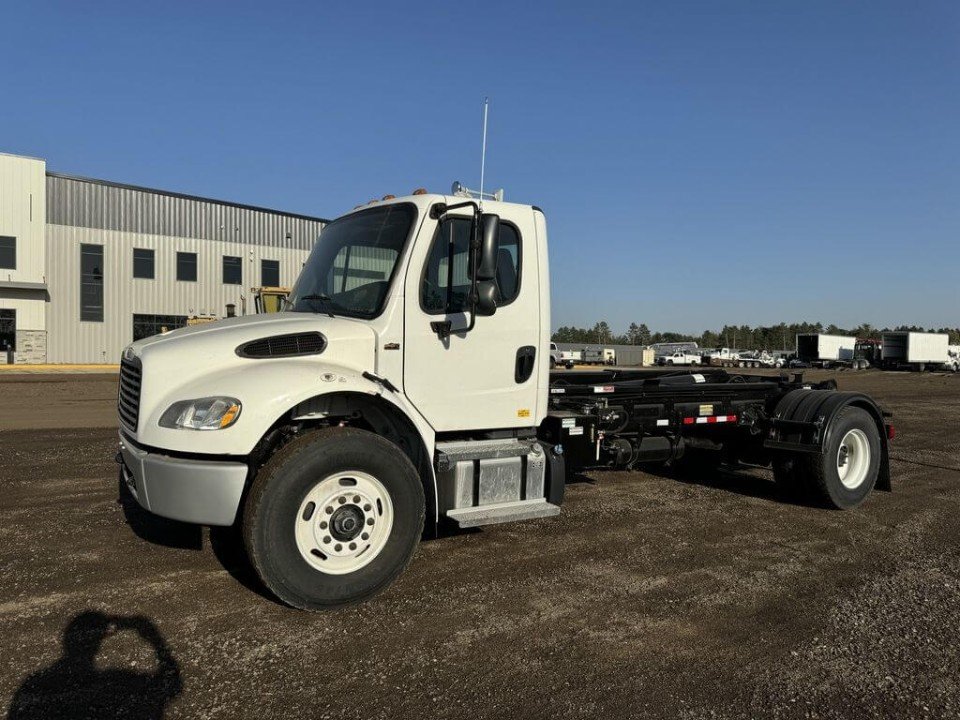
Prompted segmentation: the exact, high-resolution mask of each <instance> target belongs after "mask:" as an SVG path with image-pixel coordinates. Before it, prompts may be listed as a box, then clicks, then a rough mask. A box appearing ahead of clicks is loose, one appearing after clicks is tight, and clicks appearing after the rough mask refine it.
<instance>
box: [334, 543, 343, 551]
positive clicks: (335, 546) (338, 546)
mask: <svg viewBox="0 0 960 720" xmlns="http://www.w3.org/2000/svg"><path fill="white" fill-rule="evenodd" d="M333 549H334V550H336V551H337V552H340V551H341V550H343V545H341V544H340V543H337V544H336V545H334V546H333Z"/></svg>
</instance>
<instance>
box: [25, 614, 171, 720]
mask: <svg viewBox="0 0 960 720" xmlns="http://www.w3.org/2000/svg"><path fill="white" fill-rule="evenodd" d="M120 633H134V634H135V635H136V636H137V637H138V638H139V641H140V642H143V643H145V644H146V645H148V646H149V647H150V648H151V649H152V651H153V656H154V659H155V663H154V665H155V666H154V668H153V669H152V670H147V671H144V670H138V669H131V666H133V665H134V663H133V662H126V663H124V665H126V667H116V666H114V667H101V666H100V664H99V663H98V662H97V656H98V655H99V654H100V651H101V648H102V646H103V642H104V640H106V639H108V638H110V637H113V636H116V635H118V634H120ZM182 691H183V679H182V677H181V672H180V664H179V663H178V662H177V660H176V658H175V657H174V656H173V653H172V652H171V650H170V648H169V647H168V645H167V643H166V641H165V640H164V639H163V636H162V635H161V634H160V632H159V631H158V630H157V628H156V626H155V625H154V624H153V622H151V621H150V620H149V619H147V618H145V617H143V616H123V615H107V614H104V613H102V612H99V611H95V610H87V611H84V612H82V613H80V614H78V615H76V616H74V618H73V619H72V620H71V621H70V622H69V623H68V624H67V626H66V628H65V629H64V631H63V650H62V654H61V656H60V658H59V659H57V660H56V661H55V662H54V663H53V664H51V665H50V666H49V667H46V668H43V669H41V670H38V671H37V672H35V673H33V674H32V675H30V676H29V677H28V678H27V679H26V680H24V682H23V683H22V684H21V685H20V687H19V688H18V689H17V691H16V693H15V694H14V696H13V699H12V700H11V701H10V711H9V713H8V715H7V720H33V719H34V718H37V719H40V718H43V719H45V720H47V719H50V718H62V719H65V720H81V719H84V720H85V719H86V718H91V719H93V718H131V719H133V720H141V718H142V719H148V718H149V719H151V720H152V719H155V718H156V719H159V718H162V717H163V716H164V714H165V712H166V709H167V706H168V705H169V704H170V703H171V702H172V701H173V700H174V699H175V698H176V697H177V696H179V695H180V693H181V692H182Z"/></svg>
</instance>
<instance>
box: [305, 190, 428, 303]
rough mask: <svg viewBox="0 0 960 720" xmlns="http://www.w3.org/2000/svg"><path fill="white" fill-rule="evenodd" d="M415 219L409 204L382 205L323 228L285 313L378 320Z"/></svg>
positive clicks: (348, 216) (414, 212)
mask: <svg viewBox="0 0 960 720" xmlns="http://www.w3.org/2000/svg"><path fill="white" fill-rule="evenodd" d="M416 216H417V210H416V208H415V207H414V206H413V205H384V206H382V207H377V208H371V209H370V210H364V211H362V212H359V213H354V214H352V215H347V216H346V217H343V218H341V219H339V220H336V221H334V222H332V223H330V224H329V225H327V226H326V227H325V228H324V229H323V232H321V233H320V239H319V240H317V244H316V245H315V246H314V248H313V251H312V252H311V253H310V257H309V258H308V259H307V262H306V264H305V265H304V267H303V271H302V272H301V273H300V277H299V278H298V279H297V284H296V286H295V287H294V288H293V292H291V293H290V298H289V300H288V304H287V307H286V309H287V310H290V311H293V312H323V313H330V314H334V315H348V316H351V317H363V318H372V317H376V316H377V315H379V314H380V311H381V310H382V309H383V301H384V298H386V296H387V289H388V288H389V287H390V279H391V278H392V277H393V271H394V269H395V268H396V266H397V260H398V259H399V258H400V253H401V252H402V251H403V246H404V244H405V243H406V242H407V238H408V237H409V236H410V228H411V227H412V226H413V221H414V219H415V218H416Z"/></svg>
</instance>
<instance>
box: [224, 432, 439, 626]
mask: <svg viewBox="0 0 960 720" xmlns="http://www.w3.org/2000/svg"><path fill="white" fill-rule="evenodd" d="M424 508H425V503H424V494H423V485H422V484H421V482H420V476H419V474H418V473H417V470H416V468H414V466H413V463H411V462H410V459H409V458H408V457H407V456H406V455H405V454H404V453H403V452H402V451H401V450H400V449H399V448H398V447H397V446H396V445H394V444H392V443H390V442H388V441H387V440H385V439H383V438H381V437H380V436H378V435H375V434H374V433H371V432H367V431H364V430H358V429H355V428H340V427H338V428H326V429H323V430H318V431H316V432H312V433H309V434H307V435H305V436H303V437H301V438H299V439H297V440H295V441H293V442H292V443H290V444H289V445H287V446H285V447H284V448H283V449H281V450H280V451H279V452H278V453H277V454H276V455H274V456H273V457H272V458H271V459H270V461H269V462H268V463H267V464H266V465H265V466H264V467H263V468H262V469H261V470H260V472H259V474H258V475H257V478H256V479H255V480H254V482H253V485H252V486H251V488H250V494H249V496H248V498H247V501H246V504H245V506H244V513H243V539H244V545H245V546H246V549H247V554H248V555H249V557H250V562H251V565H253V568H254V570H255V571H256V573H257V575H258V576H259V577H260V579H261V580H262V581H263V584H264V585H266V587H267V588H268V589H269V590H270V591H271V592H272V593H273V594H274V595H276V596H277V597H278V598H279V599H280V600H281V601H283V602H284V603H286V604H288V605H291V606H293V607H295V608H300V609H301V610H324V609H329V608H334V607H338V606H342V605H348V604H351V603H356V602H361V601H363V600H367V599H369V598H371V597H373V596H374V595H376V594H377V593H378V592H380V591H381V590H383V589H384V588H386V587H387V586H388V585H390V583H392V582H393V581H394V580H395V579H396V578H397V576H399V575H400V573H401V572H402V571H403V569H404V568H405V567H406V566H407V564H408V563H409V562H410V559H411V558H412V557H413V553H414V551H415V550H416V548H417V544H418V543H419V541H420V535H421V533H422V532H423V519H424Z"/></svg>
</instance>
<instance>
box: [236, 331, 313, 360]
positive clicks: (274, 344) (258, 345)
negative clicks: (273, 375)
mask: <svg viewBox="0 0 960 720" xmlns="http://www.w3.org/2000/svg"><path fill="white" fill-rule="evenodd" d="M326 346H327V341H326V338H324V337H323V335H321V334H320V333H318V332H307V333H293V334H291V335H274V336H273V337H267V338H261V339H260V340H251V341H250V342H248V343H244V344H243V345H241V346H240V347H238V348H237V355H239V356H240V357H245V358H275V357H296V356H298V355H319V354H320V353H322V352H323V349H324V348H325V347H326Z"/></svg>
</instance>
